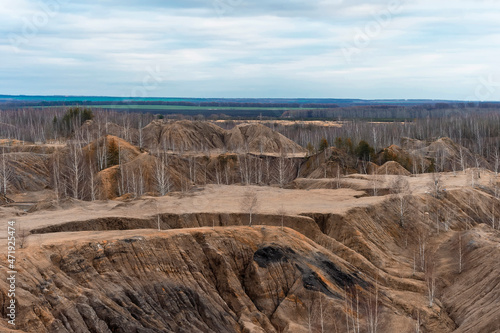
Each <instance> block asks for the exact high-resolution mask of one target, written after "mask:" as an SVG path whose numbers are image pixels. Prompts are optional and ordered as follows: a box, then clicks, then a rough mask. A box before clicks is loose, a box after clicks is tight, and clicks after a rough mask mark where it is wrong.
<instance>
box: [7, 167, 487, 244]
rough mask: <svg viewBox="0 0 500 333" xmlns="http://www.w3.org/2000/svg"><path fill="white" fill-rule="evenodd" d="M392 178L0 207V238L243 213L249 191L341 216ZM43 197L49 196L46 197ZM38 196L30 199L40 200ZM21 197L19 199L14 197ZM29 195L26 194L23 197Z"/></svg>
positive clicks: (275, 204) (420, 186) (300, 210)
mask: <svg viewBox="0 0 500 333" xmlns="http://www.w3.org/2000/svg"><path fill="white" fill-rule="evenodd" d="M471 172H472V171H470V170H469V171H468V172H467V173H465V174H464V173H456V174H453V173H445V174H442V176H441V180H442V182H443V184H444V188H445V189H446V190H452V189H459V188H462V187H467V186H470V182H471ZM395 177H397V176H384V175H383V176H367V175H352V176H349V177H347V178H345V181H346V183H349V182H352V186H351V187H352V188H342V189H312V190H294V189H281V188H277V187H260V186H238V185H231V186H217V185H208V186H206V187H205V188H202V189H200V190H199V191H195V192H192V193H187V194H181V193H172V194H170V195H168V196H165V197H159V198H157V197H142V198H139V199H136V200H132V201H128V202H121V201H97V202H81V201H74V200H69V201H63V202H61V204H60V206H59V207H57V208H53V209H50V210H41V211H37V212H34V213H24V212H23V211H22V210H20V209H19V208H14V207H2V208H0V216H1V220H2V221H4V223H3V224H2V225H0V239H5V238H6V237H7V233H6V229H7V221H11V220H14V221H16V222H17V224H18V226H20V225H22V227H23V228H25V229H28V230H30V229H34V228H40V227H44V226H48V225H53V224H60V223H65V222H71V221H85V220H88V219H93V218H101V217H133V218H146V217H149V216H152V215H155V214H157V213H175V214H185V213H237V212H246V208H245V206H246V205H245V204H244V200H245V195H246V194H247V193H248V192H255V193H256V195H257V198H258V207H257V209H256V213H263V214H277V213H278V211H280V210H284V211H286V212H287V214H288V215H299V214H304V213H323V214H328V213H335V214H341V215H343V214H345V213H346V212H348V211H349V210H350V209H352V208H355V207H367V206H371V205H374V204H377V203H380V202H381V201H383V200H385V199H386V197H385V196H377V197H373V196H366V192H365V191H362V190H359V189H363V188H364V189H370V188H372V187H373V183H374V182H376V183H378V184H379V186H380V187H384V186H388V185H389V184H390V182H391V181H392V180H393V179H394V178H395ZM405 178H406V179H407V180H408V181H409V183H410V187H411V193H412V194H423V193H426V192H428V191H429V184H430V183H432V178H431V175H429V174H425V175H417V176H416V177H405ZM494 178H495V177H494V174H492V173H489V172H482V177H481V178H480V179H479V180H478V181H479V183H480V184H482V185H485V186H488V185H490V184H491V181H492V179H494ZM46 195H48V194H46ZM41 196H42V195H40V194H38V195H34V197H35V198H36V199H40V198H41ZM19 197H23V195H19ZM25 197H29V196H25Z"/></svg>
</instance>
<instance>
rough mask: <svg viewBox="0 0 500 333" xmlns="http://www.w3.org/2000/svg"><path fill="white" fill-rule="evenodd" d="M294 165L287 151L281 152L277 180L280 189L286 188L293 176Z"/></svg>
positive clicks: (276, 174)
mask: <svg viewBox="0 0 500 333" xmlns="http://www.w3.org/2000/svg"><path fill="white" fill-rule="evenodd" d="M292 171H293V165H292V163H291V161H290V159H289V158H288V156H287V153H286V151H284V150H281V151H280V156H279V157H278V160H277V162H276V172H275V178H276V182H277V183H278V185H279V186H280V187H283V186H285V184H286V183H287V182H288V181H289V179H290V176H291V175H292Z"/></svg>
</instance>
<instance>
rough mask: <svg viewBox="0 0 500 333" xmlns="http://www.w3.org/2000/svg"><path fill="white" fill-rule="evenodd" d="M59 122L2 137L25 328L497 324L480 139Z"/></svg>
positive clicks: (494, 189) (489, 169) (494, 245)
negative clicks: (15, 230)
mask: <svg viewBox="0 0 500 333" xmlns="http://www.w3.org/2000/svg"><path fill="white" fill-rule="evenodd" d="M28 114H29V113H28ZM75 114H76V115H77V116H74V115H75ZM71 115H73V116H74V117H73V118H71V117H69V118H68V117H66V118H64V115H60V114H59V115H56V119H55V120H54V121H53V123H51V124H52V125H53V128H52V132H50V131H48V130H47V131H44V132H43V133H41V132H40V131H35V130H34V129H33V128H31V129H29V128H28V129H26V128H22V127H21V128H19V127H17V128H16V127H15V125H16V124H17V123H16V121H17V120H16V119H17V118H15V117H13V118H12V119H11V121H12V122H13V123H12V124H11V125H12V126H4V127H3V128H2V129H1V130H2V131H6V132H2V134H3V136H4V137H5V140H2V141H1V142H2V159H1V160H0V176H1V179H0V180H1V181H2V182H1V183H2V200H1V203H2V206H1V207H0V214H1V215H2V218H3V220H5V221H8V220H11V219H14V220H16V221H17V224H18V225H21V226H22V230H20V231H19V234H18V237H19V241H20V242H21V243H22V246H21V244H20V246H18V249H17V251H18V257H19V259H18V263H17V265H18V271H19V275H18V278H19V280H18V294H19V295H20V296H19V297H18V301H19V306H18V327H17V328H18V329H19V330H20V331H25V332H288V333H292V332H293V333H296V332H299V333H300V332H304V333H306V332H348V333H350V332H354V333H362V332H370V333H371V332H402V333H406V332H408V333H409V332H471V333H472V332H500V318H499V317H498V307H499V306H500V302H499V301H498V300H499V296H500V295H499V291H498V288H497V286H498V285H499V283H500V272H499V270H498V260H499V259H500V250H499V249H500V247H499V242H500V200H499V197H500V191H499V183H498V175H497V171H498V167H499V166H498V163H499V162H498V161H499V160H500V156H499V153H498V148H497V147H496V146H495V144H496V138H494V137H493V136H491V137H484V136H479V137H476V139H475V141H474V142H472V141H469V139H466V136H467V135H466V134H465V133H463V134H462V138H463V139H462V140H452V139H451V138H435V139H433V140H427V138H430V137H432V135H431V134H430V132H432V131H434V130H435V129H434V128H433V127H432V126H430V125H426V126H427V127H426V126H424V125H422V124H418V123H414V124H411V125H408V124H404V123H394V124H380V123H356V122H352V123H349V122H345V123H342V126H327V125H324V124H313V125H312V126H313V127H309V126H311V124H304V123H301V124H298V126H296V128H295V129H294V126H295V125H290V124H284V123H281V124H279V123H276V124H274V125H272V126H264V125H263V124H261V123H251V124H237V125H236V124H233V125H234V126H233V127H231V128H229V127H228V126H229V125H228V123H227V122H225V123H217V122H214V123H212V122H199V121H195V122H193V121H187V120H183V121H171V120H168V121H164V120H158V119H156V120H155V119H150V118H148V117H149V116H147V115H133V114H129V115H126V116H119V115H117V114H113V113H107V112H102V113H100V112H97V113H96V114H94V117H93V119H92V120H90V119H87V120H85V119H83V118H84V117H83V113H81V112H79V111H72V113H71ZM86 116H89V114H87V115H86ZM59 118H60V119H66V120H58V119H59ZM91 118H92V117H91ZM6 119H7V118H5V119H4V121H6ZM457 119H458V120H455V121H456V127H454V129H458V128H459V125H460V124H462V125H463V123H461V121H462V120H460V119H459V118H457ZM476 121H477V122H476V123H473V124H470V125H471V126H472V128H473V129H474V130H472V132H473V135H475V133H476V132H475V129H476V128H477V129H478V130H480V129H481V128H482V126H489V125H488V124H487V123H486V122H482V121H480V119H479V120H478V119H476ZM41 122H42V123H43V121H41ZM439 122H440V120H436V123H439ZM28 123H29V122H28ZM219 125H220V126H219ZM268 125H269V124H268ZM296 125H297V124H296ZM273 126H274V129H275V130H279V131H280V132H282V133H285V134H286V133H287V132H288V134H290V135H287V136H288V137H289V138H287V137H285V136H284V135H282V134H279V133H278V132H277V131H275V130H273V129H272V127H273ZM356 126H358V130H357V131H356V130H353V129H354V128H355V127H356ZM366 126H369V128H370V130H369V131H368V132H367V133H369V136H370V138H364V137H363V135H364V134H360V133H361V132H360V130H362V129H363V128H365V127H366ZM406 126H411V128H410V129H409V128H407V127H406ZM418 126H420V127H418ZM388 129H392V132H388V131H387V130H388ZM293 131H294V132H293ZM349 131H350V132H349ZM420 131H421V132H422V133H427V132H426V131H429V136H428V137H425V138H423V137H419V136H418V135H413V138H411V139H410V138H408V137H411V136H412V135H411V134H412V133H413V134H414V133H419V132H420ZM436 131H437V130H436ZM49 132H50V133H49ZM362 132H363V133H365V131H362ZM452 132H453V128H452V129H451V130H450V131H449V133H448V134H449V135H448V136H450V137H453V135H454V134H453V133H452ZM318 133H321V136H319V135H318ZM346 133H351V134H352V135H350V136H349V137H348V136H347V135H346ZM356 133H357V134H356ZM402 133H405V134H406V135H407V137H406V138H404V137H403V136H402V135H401V134H402ZM490 133H492V132H491V131H490ZM44 136H45V137H44ZM356 136H358V137H356ZM49 137H50V138H49ZM391 137H392V139H391ZM290 138H293V140H291V139H290ZM321 138H324V139H325V140H321ZM63 139H64V140H65V142H64V143H60V142H61V140H63ZM424 139H425V140H424ZM455 139H456V138H455ZM50 140H58V142H59V143H54V141H50ZM36 141H38V142H37V143H35V142H36ZM29 142H32V143H29ZM310 142H315V143H317V144H318V146H317V147H315V146H314V145H313V146H312V147H311V146H309V147H308V145H307V143H310ZM325 142H326V143H325ZM497 157H498V158H497ZM5 228H6V225H4V226H2V229H1V230H3V231H2V233H3V235H6V230H4V229H5ZM0 243H2V245H0V246H2V247H3V248H5V247H6V239H5V238H2V239H1V241H0ZM0 257H1V259H0V261H1V262H2V266H6V260H7V258H6V256H5V254H1V256H0ZM6 274H7V273H6V272H5V271H4V270H2V272H1V274H0V291H1V292H0V295H2V297H0V303H2V308H3V309H5V302H7V300H8V298H7V297H6V290H8V288H7V284H6V282H5V281H6ZM0 327H2V328H1V329H2V330H3V328H5V330H7V327H8V326H7V323H6V322H5V321H1V322H0Z"/></svg>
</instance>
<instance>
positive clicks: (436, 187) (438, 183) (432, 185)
mask: <svg viewBox="0 0 500 333" xmlns="http://www.w3.org/2000/svg"><path fill="white" fill-rule="evenodd" d="M429 192H430V193H431V195H432V196H433V197H434V198H439V197H440V196H441V194H442V193H443V181H442V177H441V174H440V173H438V172H433V173H432V175H431V180H430V181H429Z"/></svg>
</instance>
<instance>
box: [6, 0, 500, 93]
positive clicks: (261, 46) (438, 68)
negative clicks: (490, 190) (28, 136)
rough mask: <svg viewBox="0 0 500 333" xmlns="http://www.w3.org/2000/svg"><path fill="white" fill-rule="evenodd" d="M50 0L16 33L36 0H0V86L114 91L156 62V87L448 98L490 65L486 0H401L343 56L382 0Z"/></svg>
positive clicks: (496, 37) (492, 69) (497, 34)
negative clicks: (225, 6)
mask: <svg viewBox="0 0 500 333" xmlns="http://www.w3.org/2000/svg"><path fill="white" fill-rule="evenodd" d="M45 1H55V0H45ZM59 1H60V2H61V6H60V10H59V11H58V12H57V13H54V15H51V17H50V20H48V21H47V22H44V24H39V25H38V26H37V29H36V31H35V33H33V34H30V35H29V36H24V35H23V28H24V25H25V22H26V20H28V22H29V20H31V19H32V18H33V15H34V14H36V13H37V12H39V10H40V9H39V8H38V7H37V5H36V2H35V1H27V0H19V1H16V2H15V3H11V2H9V5H8V6H7V2H6V1H5V0H0V5H1V7H2V8H5V10H3V11H2V12H1V13H0V33H1V35H0V36H3V37H0V57H1V58H0V60H1V61H0V88H1V89H0V93H12V94H17V93H19V94H21V93H22V94H49V93H52V94H54V93H57V94H69V93H71V94H95V95H121V94H127V91H130V90H131V89H133V87H134V85H136V84H137V82H141V80H142V78H143V76H144V75H146V74H145V73H146V72H147V68H156V67H158V68H161V72H162V75H163V76H164V77H165V80H164V84H162V85H160V86H158V87H157V89H156V90H155V93H154V95H157V96H158V95H164V96H173V95H177V96H205V97H206V96H226V95H227V96H242V97H246V96H248V97H251V96H257V97H258V96H269V97H272V96H273V95H272V94H276V95H279V96H284V97H286V96H290V97H292V96H306V95H307V96H318V97H359V98H377V97H379V98H426V97H428V98H450V99H460V98H461V97H462V96H466V95H470V92H471V91H473V90H474V89H475V88H476V85H477V83H476V82H477V80H478V78H479V77H481V76H482V75H487V74H489V73H499V74H500V70H499V69H498V65H497V57H498V54H499V53H498V51H499V47H500V46H498V45H500V43H499V42H500V28H499V27H498V24H497V18H498V14H499V12H500V3H499V2H497V1H472V0H470V1H467V0H458V1H451V0H445V1H442V2H439V3H437V2H436V1H430V0H416V1H411V2H410V1H405V3H404V5H403V7H402V10H401V12H400V13H398V14H395V15H392V16H391V17H390V22H389V23H387V24H384V26H383V27H382V29H380V32H379V33H377V34H375V36H373V37H371V38H370V40H369V43H367V44H366V45H365V46H363V47H362V48H360V49H359V52H358V53H357V54H356V56H354V57H353V59H352V61H351V62H350V63H349V62H347V61H346V59H345V58H344V56H343V53H342V50H341V45H342V44H346V43H348V44H353V43H354V42H353V41H354V40H355V38H356V37H357V34H359V31H363V30H364V29H365V28H366V26H367V25H369V24H374V22H375V23H376V22H377V21H376V19H375V18H374V16H373V13H377V12H380V11H384V10H386V9H387V6H388V3H389V1H382V0H377V1H371V2H367V1H360V0H354V1H342V0H321V1H315V2H306V1H298V0H296V1H285V0H271V1H267V2H264V1H262V2H261V1H252V2H250V1H248V0H242V1H241V2H238V1H232V2H228V3H234V4H238V5H237V6H234V8H232V10H231V11H228V12H227V13H224V15H222V16H221V17H219V15H218V13H217V12H216V11H215V10H214V8H213V7H212V2H211V1H195V0H190V1H188V0H185V1H182V2H181V1H178V2H177V1H173V2H169V4H168V5H165V4H164V2H163V1H146V2H138V1H132V0H130V1H125V2H120V3H118V2H115V1H89V2H68V1H64V2H63V0H59ZM12 35H15V36H20V37H22V38H24V37H26V38H24V39H22V40H21V41H22V43H18V44H19V45H18V47H17V49H16V48H14V47H12V45H11V41H10V40H9V38H8V36H12ZM14 51H17V52H14ZM13 71H15V72H16V74H17V77H16V78H15V79H13V76H12V72H13ZM62 76H64V78H65V79H61V77H62ZM71 78H74V80H71ZM463 98H465V97H463Z"/></svg>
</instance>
